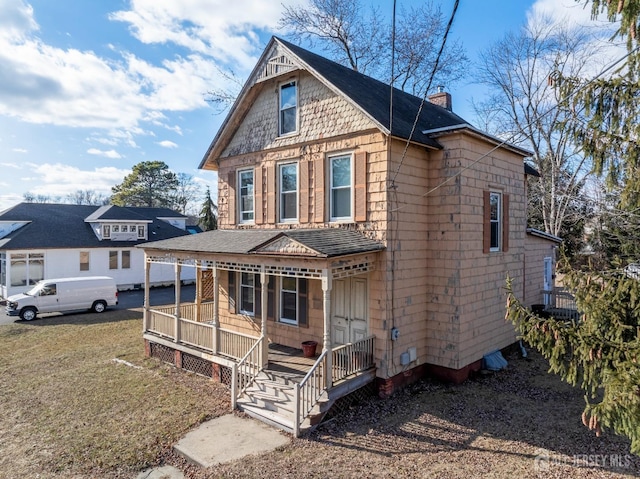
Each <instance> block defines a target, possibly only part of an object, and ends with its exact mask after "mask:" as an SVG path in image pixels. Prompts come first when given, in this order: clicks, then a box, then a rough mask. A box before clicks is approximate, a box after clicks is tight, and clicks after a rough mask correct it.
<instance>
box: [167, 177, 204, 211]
mask: <svg viewBox="0 0 640 479" xmlns="http://www.w3.org/2000/svg"><path fill="white" fill-rule="evenodd" d="M176 178H177V180H178V183H177V186H176V187H175V190H174V191H173V208H174V209H175V210H177V211H179V212H180V213H182V214H187V213H189V212H190V211H192V210H193V211H194V212H195V211H197V206H198V205H197V204H196V203H195V202H196V201H197V200H198V199H199V198H200V196H201V193H200V186H199V185H198V184H197V183H195V182H194V181H193V176H192V175H188V174H187V173H176Z"/></svg>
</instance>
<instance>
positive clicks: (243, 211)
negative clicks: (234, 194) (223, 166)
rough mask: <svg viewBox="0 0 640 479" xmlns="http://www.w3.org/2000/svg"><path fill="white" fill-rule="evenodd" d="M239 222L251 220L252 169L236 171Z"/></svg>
mask: <svg viewBox="0 0 640 479" xmlns="http://www.w3.org/2000/svg"><path fill="white" fill-rule="evenodd" d="M238 183H239V184H240V188H239V190H238V195H239V205H240V223H250V222H253V170H242V171H239V172H238Z"/></svg>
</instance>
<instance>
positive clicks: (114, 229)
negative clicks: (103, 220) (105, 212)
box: [111, 225, 120, 233]
mask: <svg viewBox="0 0 640 479" xmlns="http://www.w3.org/2000/svg"><path fill="white" fill-rule="evenodd" d="M111 231H113V232H114V233H120V225H113V226H112V227H111Z"/></svg>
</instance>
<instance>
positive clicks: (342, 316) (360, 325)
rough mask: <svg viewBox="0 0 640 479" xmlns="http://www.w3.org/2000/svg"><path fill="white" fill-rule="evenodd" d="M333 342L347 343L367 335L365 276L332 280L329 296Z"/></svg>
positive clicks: (367, 307) (367, 299) (367, 304)
mask: <svg viewBox="0 0 640 479" xmlns="http://www.w3.org/2000/svg"><path fill="white" fill-rule="evenodd" d="M331 310H332V311H331V338H332V341H333V344H347V343H353V342H355V341H359V340H361V339H364V338H366V337H367V336H368V316H369V315H368V311H369V295H368V288H367V278H358V277H356V278H346V279H336V280H334V281H333V287H332V298H331Z"/></svg>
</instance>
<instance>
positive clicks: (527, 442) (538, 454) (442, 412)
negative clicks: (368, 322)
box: [310, 352, 640, 477]
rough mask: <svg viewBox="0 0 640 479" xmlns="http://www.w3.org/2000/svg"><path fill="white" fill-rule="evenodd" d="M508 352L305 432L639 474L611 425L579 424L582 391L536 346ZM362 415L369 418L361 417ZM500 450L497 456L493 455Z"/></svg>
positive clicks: (639, 463) (379, 449)
mask: <svg viewBox="0 0 640 479" xmlns="http://www.w3.org/2000/svg"><path fill="white" fill-rule="evenodd" d="M529 358H530V359H528V360H525V359H521V358H519V356H518V355H515V354H514V355H512V356H509V357H508V360H509V367H508V369H507V370H504V371H501V372H498V373H491V374H487V375H479V376H476V377H475V378H472V379H470V380H468V381H466V382H465V383H463V384H461V385H445V384H442V383H439V382H437V381H433V380H430V379H424V380H421V381H419V382H418V383H416V384H414V385H412V386H410V387H408V388H406V389H404V390H402V391H400V392H398V393H397V394H395V395H394V396H393V397H391V398H389V399H384V400H382V399H378V398H377V397H373V398H370V399H367V400H365V401H363V402H361V403H360V404H358V405H356V406H355V407H352V408H351V409H349V410H347V411H345V412H343V413H342V414H339V415H337V416H336V417H335V418H334V419H332V420H331V421H330V422H328V423H327V424H323V425H321V426H320V427H319V428H318V430H317V431H316V432H315V433H314V434H312V435H311V437H310V439H311V440H313V441H318V442H319V443H324V444H327V445H332V446H337V447H342V448H347V449H352V450H354V451H357V452H362V453H370V454H375V455H382V456H386V457H398V456H399V457H406V458H407V460H409V459H410V458H409V456H410V455H413V454H435V455H436V456H437V455H438V454H442V456H444V457H450V459H449V460H448V461H450V462H452V463H453V462H454V461H455V460H456V459H455V458H454V457H458V458H461V457H462V456H456V454H463V455H465V456H470V457H474V458H475V459H477V460H480V461H485V460H489V461H490V462H494V461H495V463H496V464H495V467H497V468H498V469H499V468H503V467H508V466H506V464H507V463H509V462H513V470H514V471H515V470H522V468H523V467H524V468H526V469H528V470H530V471H535V472H540V473H544V472H545V471H550V472H553V471H554V468H561V469H555V471H556V472H560V471H564V472H567V473H569V474H570V475H569V477H581V475H582V474H583V473H586V472H587V470H592V469H593V470H594V471H592V472H595V471H596V470H597V471H601V472H604V471H609V472H611V473H618V474H624V475H625V477H640V457H638V456H635V455H632V454H631V453H630V452H629V449H630V442H629V441H628V440H627V439H626V438H624V437H620V436H616V435H615V434H614V433H613V432H612V431H606V433H604V434H603V436H602V437H599V438H598V437H596V436H595V435H594V433H593V432H592V431H589V430H588V429H587V428H586V427H584V426H583V425H582V422H581V418H580V415H581V413H582V410H583V408H584V399H583V393H582V392H581V390H580V389H578V388H573V387H571V386H570V385H568V384H566V383H563V382H562V381H560V379H559V378H558V377H557V376H555V375H552V374H549V373H547V369H548V364H547V363H546V361H545V360H544V358H542V357H541V356H540V355H539V354H538V353H536V352H530V354H529ZM363 418H369V419H367V420H363ZM498 458H499V459H498Z"/></svg>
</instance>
